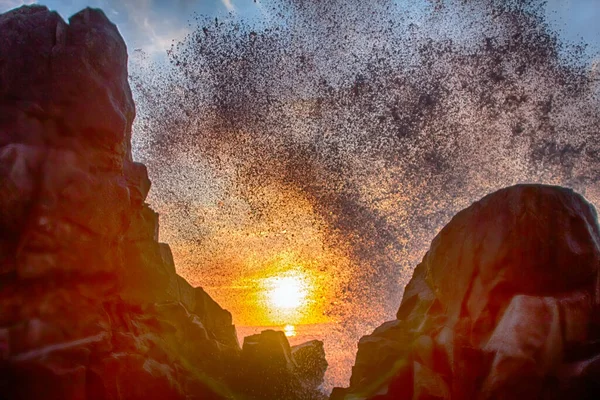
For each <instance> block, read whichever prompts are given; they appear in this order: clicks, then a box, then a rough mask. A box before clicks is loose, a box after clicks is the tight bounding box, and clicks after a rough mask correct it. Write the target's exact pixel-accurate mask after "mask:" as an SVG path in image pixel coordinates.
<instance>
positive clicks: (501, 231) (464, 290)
mask: <svg viewBox="0 0 600 400" xmlns="http://www.w3.org/2000/svg"><path fill="white" fill-rule="evenodd" d="M599 240H600V233H599V228H598V222H597V215H596V211H595V209H594V208H593V206H591V205H590V204H589V203H588V202H587V201H586V200H585V199H584V198H583V197H582V196H580V195H578V194H576V193H574V192H573V191H572V190H570V189H565V188H561V187H553V186H543V185H517V186H513V187H509V188H506V189H502V190H499V191H497V192H495V193H492V194H490V195H488V196H486V197H484V198H483V199H482V200H480V201H478V202H476V203H474V204H473V205H471V206H470V207H469V208H467V209H465V210H463V211H461V212H460V213H458V214H457V215H456V216H455V217H454V218H453V219H452V221H451V222H450V223H449V224H448V225H446V226H445V227H444V228H443V229H442V230H441V232H440V233H439V234H438V235H437V236H436V238H435V239H434V240H433V242H432V244H431V248H430V250H429V251H428V253H427V254H426V255H425V257H424V258H423V261H422V262H421V263H420V264H419V265H418V266H417V267H416V269H415V271H414V275H413V277H412V279H411V281H410V283H409V284H408V285H407V287H406V289H405V291H404V297H403V299H402V303H401V305H400V308H399V310H398V313H397V319H396V320H395V321H390V322H386V323H385V324H383V325H381V326H380V327H379V328H377V329H376V330H375V331H374V332H373V333H372V334H371V335H368V336H365V337H363V338H362V339H361V340H360V342H359V345H358V353H357V356H356V362H355V365H354V367H353V370H352V378H351V380H350V387H349V388H347V389H341V388H336V389H334V391H333V393H332V396H331V399H332V400H334V399H335V400H337V399H373V400H374V399H378V400H383V399H450V398H451V399H566V398H569V399H586V398H597V396H598V395H600V369H599V367H600V347H599V346H598V344H599V343H600V330H599V329H598V327H599V323H600V313H599V308H598V303H599V300H600V298H599V294H600V285H599V283H600V280H599V277H600V275H599V274H598V267H599V265H600V264H599V261H600V258H599V257H600V248H599V243H600V241H599Z"/></svg>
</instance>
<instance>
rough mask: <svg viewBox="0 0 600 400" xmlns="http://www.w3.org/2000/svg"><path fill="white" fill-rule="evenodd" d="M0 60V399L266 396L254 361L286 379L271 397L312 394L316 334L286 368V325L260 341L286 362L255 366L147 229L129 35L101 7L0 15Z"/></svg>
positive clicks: (267, 375) (264, 373)
mask: <svg viewBox="0 0 600 400" xmlns="http://www.w3.org/2000/svg"><path fill="white" fill-rule="evenodd" d="M0 60H1V62H0V190H1V191H2V196H1V198H0V398H1V399H41V398H44V399H57V400H58V399H61V400H66V399H73V400H75V399H76V400H83V399H88V400H108V399H112V400H131V399H140V400H141V399H144V400H152V399H161V400H162V399H174V400H176V399H182V400H183V399H186V400H192V399H203V400H207V399H215V400H217V399H219V400H220V399H233V398H239V397H240V394H241V397H243V398H247V399H263V398H269V397H268V396H270V395H271V393H273V392H272V391H271V390H270V388H267V389H268V390H269V391H268V393H267V394H264V393H262V392H261V391H260V390H258V388H259V387H260V385H257V384H256V383H255V382H254V381H253V380H252V378H251V377H252V376H254V375H253V374H259V376H260V377H261V379H264V380H267V381H269V382H273V381H275V380H277V382H278V384H279V385H281V386H282V387H286V388H288V389H289V388H293V389H294V390H293V391H289V390H288V391H287V392H286V393H285V396H284V397H277V399H281V398H285V399H289V400H293V399H300V398H301V399H307V400H311V399H319V398H322V394H321V392H320V391H319V390H318V386H319V385H320V384H321V382H322V375H323V372H324V367H323V363H325V361H324V353H323V351H322V344H320V347H319V344H318V343H313V344H310V345H307V347H306V348H305V349H304V350H298V351H296V353H297V354H298V357H299V359H301V360H302V362H301V363H300V365H301V367H298V366H296V363H295V362H294V357H293V356H292V350H291V349H290V347H289V344H288V343H287V339H285V337H283V340H284V341H282V342H281V343H279V344H277V343H272V342H271V341H269V340H267V342H266V344H264V346H263V345H261V346H262V347H260V348H261V349H262V350H261V351H267V352H268V351H274V352H276V353H277V352H281V351H282V348H285V349H284V352H285V354H286V355H287V356H288V357H289V358H290V361H289V362H290V365H291V366H292V367H291V369H289V370H288V371H286V373H285V374H283V375H281V374H279V373H277V372H276V370H273V368H272V367H273V366H274V365H265V364H264V363H263V365H261V366H260V368H261V370H257V369H256V367H257V365H258V364H257V362H258V360H257V359H256V358H254V359H252V357H250V358H248V357H247V356H248V349H247V348H246V349H245V350H244V351H242V349H241V348H240V346H239V343H238V339H237V334H236V330H235V326H234V325H233V323H232V317H231V314H230V313H229V312H228V311H226V310H224V309H223V308H221V307H220V306H219V305H218V304H217V303H216V302H215V301H214V300H213V299H212V298H211V297H210V296H209V295H208V294H207V293H206V292H205V291H204V290H202V289H201V288H193V287H192V286H191V285H189V283H188V282H187V281H185V279H183V278H182V277H180V276H179V275H177V273H176V270H175V264H174V262H173V255H172V254H171V250H170V248H169V246H168V245H166V244H164V243H159V242H158V226H159V224H158V214H156V213H155V212H154V211H153V210H152V209H151V208H150V207H149V206H148V205H147V204H145V200H146V196H147V195H148V191H149V190H150V180H149V179H148V172H147V170H146V167H145V166H144V165H142V164H139V163H135V162H133V161H132V159H131V151H130V146H131V144H130V134H131V124H132V121H133V118H134V115H135V109H134V104H133V100H132V98H131V91H130V88H129V85H128V82H127V50H126V47H125V43H124V42H123V40H122V38H121V36H120V35H119V33H118V30H117V29H116V27H115V26H114V25H113V24H112V23H110V21H109V20H108V19H107V18H106V16H105V15H104V13H102V11H99V10H92V9H85V10H83V11H81V12H80V13H77V14H76V15H74V16H73V17H71V19H70V20H69V24H67V23H65V22H64V21H63V20H62V18H61V17H60V16H59V15H58V14H57V13H55V12H50V11H49V10H48V9H47V8H45V7H42V6H38V5H33V6H23V7H21V8H18V9H15V10H12V11H9V12H7V13H5V14H2V15H0ZM281 335H283V334H281ZM284 344H285V346H284V347H282V346H283V345H284ZM269 346H274V347H273V348H272V349H271V350H269ZM286 346H287V347H286ZM319 349H320V350H319ZM300 355H301V356H300ZM311 364H314V365H315V366H317V369H316V370H315V371H311V370H310V367H309V366H310V365H311ZM325 364H326V363H325ZM251 365H252V367H250V366H251ZM240 382H244V384H243V385H240ZM296 389H298V390H297V391H296ZM271 398H273V397H271Z"/></svg>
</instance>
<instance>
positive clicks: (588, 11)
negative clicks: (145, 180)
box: [0, 0, 600, 55]
mask: <svg viewBox="0 0 600 400" xmlns="http://www.w3.org/2000/svg"><path fill="white" fill-rule="evenodd" d="M397 1H398V2H402V1H404V0H397ZM419 1H425V0H419ZM412 2H414V0H411V1H410V2H409V3H412ZM30 3H37V1H31V0H0V12H4V11H6V10H9V9H11V8H14V7H18V6H20V5H22V4H30ZM41 3H42V4H45V5H47V6H48V7H49V8H51V9H54V10H57V11H58V12H59V13H60V14H61V15H62V16H63V17H64V18H65V19H66V18H68V17H69V16H70V15H72V14H74V13H75V12H77V11H79V10H80V9H82V8H84V7H86V6H90V7H98V8H102V9H103V10H104V11H105V12H106V14H107V15H108V16H109V18H111V20H112V21H113V22H115V23H116V24H117V25H118V27H119V29H120V30H121V33H122V34H123V37H124V38H125V40H126V42H127V44H128V46H129V48H130V50H132V49H136V48H140V49H143V50H144V51H145V52H147V53H151V54H152V53H163V54H164V52H165V50H167V49H168V48H169V47H170V45H171V43H172V41H173V40H174V39H175V40H177V39H181V38H182V37H184V36H185V34H186V33H187V32H189V31H190V30H191V27H190V26H189V24H188V23H189V21H190V19H191V18H193V15H194V13H198V14H207V15H214V16H219V15H226V14H228V13H233V15H234V16H237V17H243V18H257V19H261V18H267V17H268V10H265V9H264V8H263V6H262V5H261V2H260V0H257V1H255V0H47V1H44V2H41ZM547 16H548V20H549V22H550V23H551V25H552V26H553V27H554V28H555V29H557V30H559V31H560V32H561V36H562V37H563V38H564V39H566V40H568V41H579V40H581V39H583V41H584V42H585V43H588V44H589V46H590V49H589V51H590V52H591V53H592V54H594V55H596V54H598V53H599V52H600V23H598V21H600V0H548V8H547Z"/></svg>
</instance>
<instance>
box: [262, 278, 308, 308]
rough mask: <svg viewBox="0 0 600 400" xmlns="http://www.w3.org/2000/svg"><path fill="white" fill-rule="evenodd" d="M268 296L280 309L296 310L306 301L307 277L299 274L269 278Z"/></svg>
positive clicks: (267, 280)
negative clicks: (304, 277)
mask: <svg viewBox="0 0 600 400" xmlns="http://www.w3.org/2000/svg"><path fill="white" fill-rule="evenodd" d="M265 283H266V284H267V287H269V290H268V292H267V297H268V299H269V302H270V303H271V305H272V306H273V307H275V308H277V309H280V310H283V311H285V310H294V309H297V308H299V307H301V306H302V305H303V304H304V302H305V301H306V297H307V295H308V288H307V284H306V281H305V279H303V278H302V277H301V276H298V275H290V276H276V277H272V278H267V279H266V282H265Z"/></svg>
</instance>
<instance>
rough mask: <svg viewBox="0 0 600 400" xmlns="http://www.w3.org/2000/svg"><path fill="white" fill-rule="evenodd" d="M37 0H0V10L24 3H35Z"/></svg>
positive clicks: (6, 9)
mask: <svg viewBox="0 0 600 400" xmlns="http://www.w3.org/2000/svg"><path fill="white" fill-rule="evenodd" d="M33 3H35V0H0V12H4V11H8V10H11V9H13V8H16V7H19V6H22V5H24V4H33Z"/></svg>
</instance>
